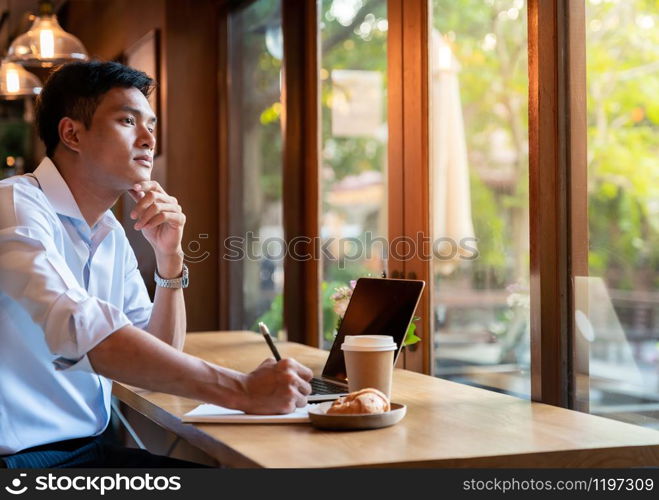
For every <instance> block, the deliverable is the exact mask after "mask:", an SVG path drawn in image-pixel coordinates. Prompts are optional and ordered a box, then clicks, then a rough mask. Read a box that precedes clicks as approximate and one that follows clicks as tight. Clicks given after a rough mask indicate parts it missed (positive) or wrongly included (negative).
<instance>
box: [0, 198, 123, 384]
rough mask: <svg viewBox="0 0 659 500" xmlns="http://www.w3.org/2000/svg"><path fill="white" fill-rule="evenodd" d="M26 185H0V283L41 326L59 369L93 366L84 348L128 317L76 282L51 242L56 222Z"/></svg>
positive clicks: (121, 325) (90, 368)
mask: <svg viewBox="0 0 659 500" xmlns="http://www.w3.org/2000/svg"><path fill="white" fill-rule="evenodd" d="M26 189H29V188H25V187H22V186H15V185H14V186H3V187H2V188H0V207H2V213H0V288H1V290H2V292H3V293H5V294H7V295H8V296H10V297H11V298H12V299H14V300H15V301H16V302H18V303H19V304H20V305H21V306H22V307H23V308H24V309H25V311H27V313H28V314H29V315H30V317H31V318H32V320H33V321H34V322H35V323H36V324H37V325H39V326H40V327H41V328H42V329H43V332H44V335H45V341H46V343H47V345H48V348H49V349H50V351H51V352H52V353H53V355H55V356H58V359H56V360H55V367H56V368H57V369H82V370H87V371H93V369H92V367H91V365H90V363H89V362H88V360H87V359H86V356H87V353H88V352H89V351H90V350H92V349H93V348H94V347H96V346H97V345H98V344H99V343H100V342H102V341H103V340H104V339H105V338H107V337H108V336H109V335H110V334H112V333H113V332H115V331H117V330H118V329H120V328H121V327H123V326H125V325H128V324H130V320H129V318H128V317H127V316H126V315H125V314H124V313H123V311H121V310H120V309H119V308H117V307H115V306H114V305H112V304H110V303H108V302H105V301H103V300H100V299H99V298H97V297H92V296H90V295H89V294H88V293H87V291H86V290H85V289H84V288H82V287H81V286H80V284H79V283H78V281H77V280H76V278H75V276H74V275H73V273H72V272H71V270H70V269H69V267H68V265H67V263H66V259H65V257H64V256H63V255H62V254H61V253H60V252H59V251H58V249H57V245H56V244H55V230H54V224H56V222H57V221H55V220H53V218H52V217H53V216H52V215H50V214H49V213H48V212H47V211H45V210H44V209H43V208H42V207H41V206H40V203H39V200H37V199H36V198H38V196H36V195H34V194H33V193H28V192H26V191H25V190H26ZM7 197H11V199H7ZM12 207H13V210H12Z"/></svg>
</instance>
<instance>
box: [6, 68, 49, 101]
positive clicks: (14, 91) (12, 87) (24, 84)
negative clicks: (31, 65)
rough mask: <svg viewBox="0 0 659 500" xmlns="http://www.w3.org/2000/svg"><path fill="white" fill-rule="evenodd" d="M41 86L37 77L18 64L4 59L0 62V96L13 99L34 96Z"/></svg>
mask: <svg viewBox="0 0 659 500" xmlns="http://www.w3.org/2000/svg"><path fill="white" fill-rule="evenodd" d="M41 87H43V85H42V83H41V81H40V80H39V78H37V77H36V76H35V75H33V74H32V73H30V72H29V71H28V70H26V69H25V68H24V67H23V66H21V65H20V64H16V63H13V62H10V61H8V60H7V59H4V60H3V61H2V64H0V97H2V98H4V99H14V98H18V97H26V96H34V95H37V94H38V93H39V92H41Z"/></svg>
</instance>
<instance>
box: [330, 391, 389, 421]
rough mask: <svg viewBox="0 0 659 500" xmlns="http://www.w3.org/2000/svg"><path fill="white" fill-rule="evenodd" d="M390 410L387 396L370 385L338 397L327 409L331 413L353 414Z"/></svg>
mask: <svg viewBox="0 0 659 500" xmlns="http://www.w3.org/2000/svg"><path fill="white" fill-rule="evenodd" d="M389 410H391V405H390V403H389V398H387V396H386V395H385V394H384V393H382V392H380V391H378V390H377V389H373V388H372V387H368V388H366V389H361V390H359V391H356V392H351V393H350V394H347V395H345V396H343V397H340V398H339V399H337V400H336V401H334V403H332V406H330V408H329V409H328V410H327V413H328V414H331V415H349V414H351V415H354V414H357V413H384V412H385V411H389Z"/></svg>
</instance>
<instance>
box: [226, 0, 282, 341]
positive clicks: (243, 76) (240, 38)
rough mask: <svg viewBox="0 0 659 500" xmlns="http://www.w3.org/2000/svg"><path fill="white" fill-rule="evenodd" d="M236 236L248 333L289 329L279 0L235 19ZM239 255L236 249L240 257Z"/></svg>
mask: <svg viewBox="0 0 659 500" xmlns="http://www.w3.org/2000/svg"><path fill="white" fill-rule="evenodd" d="M229 57H230V71H231V75H230V82H231V84H230V92H231V95H230V103H231V105H232V109H231V111H230V125H231V127H230V128H231V131H230V137H231V145H230V151H231V153H230V154H231V160H230V161H231V164H230V169H231V178H232V180H231V185H232V189H233V186H236V187H237V189H235V190H234V191H232V196H233V197H234V199H233V200H232V203H231V207H232V210H235V211H238V212H239V213H235V212H232V213H231V221H230V223H231V224H241V227H238V226H237V225H236V226H234V227H233V228H232V234H233V236H235V237H236V238H239V240H237V241H236V242H235V243H234V246H235V247H237V246H240V245H239V244H240V243H242V247H241V248H242V253H241V256H240V258H238V257H236V258H235V263H234V266H238V271H237V275H238V276H239V278H238V280H239V281H241V282H242V325H241V326H242V328H246V329H255V330H257V328H256V323H257V322H258V321H265V323H266V324H267V325H268V326H269V327H270V330H271V331H272V332H273V334H274V333H275V332H279V331H280V330H281V329H282V328H283V324H282V321H283V319H282V316H283V296H282V289H283V278H284V275H283V251H282V249H283V245H282V241H283V236H284V235H283V226H282V135H281V125H280V114H281V102H280V101H281V88H280V78H281V69H282V57H283V44H282V37H281V12H280V1H279V0H259V1H257V2H254V3H251V4H250V5H249V6H248V7H247V8H245V9H242V10H239V11H237V12H235V13H234V14H232V15H231V17H230V47H229ZM234 253H238V252H234Z"/></svg>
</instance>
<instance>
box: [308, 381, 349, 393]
mask: <svg viewBox="0 0 659 500" xmlns="http://www.w3.org/2000/svg"><path fill="white" fill-rule="evenodd" d="M345 392H348V391H347V390H346V388H345V387H342V386H340V385H338V384H333V383H332V382H328V381H327V380H323V379H320V378H313V379H311V394H343V393H345Z"/></svg>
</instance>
